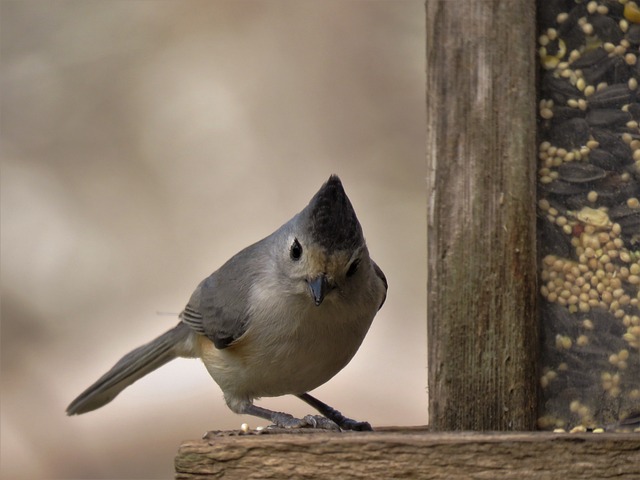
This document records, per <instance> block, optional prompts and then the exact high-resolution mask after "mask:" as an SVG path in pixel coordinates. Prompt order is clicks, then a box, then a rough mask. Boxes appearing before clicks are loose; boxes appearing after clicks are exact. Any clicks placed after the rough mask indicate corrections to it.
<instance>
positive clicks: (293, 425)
mask: <svg viewBox="0 0 640 480" xmlns="http://www.w3.org/2000/svg"><path fill="white" fill-rule="evenodd" d="M272 421H273V423H274V424H275V426H276V427H279V428H287V429H297V428H314V429H318V430H332V431H337V432H339V431H340V427H339V426H338V425H337V424H336V423H335V422H334V421H333V420H329V419H328V418H327V417H323V416H322V415H306V416H305V417H304V418H296V417H294V416H292V415H289V414H288V413H281V412H278V414H277V415H276V416H274V417H273V418H272Z"/></svg>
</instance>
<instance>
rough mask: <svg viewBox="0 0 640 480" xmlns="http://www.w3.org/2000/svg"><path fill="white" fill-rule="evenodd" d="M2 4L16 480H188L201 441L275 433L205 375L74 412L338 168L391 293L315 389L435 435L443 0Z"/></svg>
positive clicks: (7, 407) (5, 241)
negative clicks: (431, 412) (434, 148)
mask: <svg viewBox="0 0 640 480" xmlns="http://www.w3.org/2000/svg"><path fill="white" fill-rule="evenodd" d="M1 6H2V10H1V25H0V27H1V28H0V32H1V46H2V47H1V48H2V51H1V53H2V57H1V60H2V65H1V80H2V84H1V90H0V91H1V101H2V105H1V106H2V117H1V122H2V124H1V127H2V129H1V132H2V176H1V182H2V183H1V195H2V197H1V207H2V212H1V213H2V215H1V221H2V224H1V227H2V228H1V231H2V270H1V273H2V331H1V334H2V344H1V352H2V357H1V359H2V403H1V408H2V410H1V415H2V417H1V427H2V438H1V447H2V449H1V455H2V456H1V458H0V462H1V471H0V474H1V476H2V478H14V479H18V478H29V479H33V478H162V477H164V478H169V477H171V475H172V471H173V465H172V462H173V456H174V454H175V451H176V449H177V446H178V444H179V443H180V441H181V440H183V439H187V438H197V437H199V436H200V435H201V434H202V433H203V432H204V431H206V430H210V429H232V428H238V427H239V426H240V424H241V423H242V422H244V421H247V422H249V424H250V425H251V426H252V427H255V426H257V425H264V424H265V422H263V421H259V420H257V419H253V418H249V417H238V416H236V415H235V414H233V413H231V412H230V411H229V410H228V409H227V408H226V406H225V404H224V401H223V400H222V396H221V392H220V390H219V388H218V387H217V385H215V383H214V382H213V381H212V380H211V379H210V378H209V377H208V374H207V373H206V371H205V369H204V367H202V366H201V365H199V364H198V362H197V361H196V360H178V361H176V362H173V363H172V364H169V365H167V366H166V367H164V368H163V369H161V370H159V371H157V372H155V373H154V374H152V375H150V376H148V377H146V378H145V379H143V380H141V381H140V382H139V383H137V384H136V385H134V386H133V387H131V388H129V389H128V390H126V391H125V392H124V393H123V394H122V395H121V396H120V397H118V398H117V399H116V400H115V401H114V402H113V403H111V404H109V405H108V406H106V407H105V408H103V409H101V410H98V411H96V412H92V413H89V414H87V415H83V416H80V417H73V418H68V417H66V416H65V414H64V409H65V407H66V405H67V404H68V403H69V401H70V400H71V399H72V398H73V397H74V396H75V395H77V394H78V393H79V392H80V391H81V390H82V389H84V388H85V387H86V386H88V385H89V384H90V383H91V382H93V381H94V380H95V379H96V378H97V377H98V376H99V375H101V374H102V373H104V371H105V370H106V369H107V368H109V367H110V366H111V365H112V364H113V363H114V362H115V361H116V360H118V359H119V358H120V356H122V355H123V354H124V353H126V352H127V351H129V350H130V349H132V348H134V347H136V346H138V345H139V344H141V343H143V342H146V341H148V340H150V339H151V338H153V337H154V336H156V335H158V334H160V333H162V332H163V331H165V330H167V329H168V328H170V327H172V326H173V325H174V324H175V322H176V318H175V316H173V315H166V314H165V313H164V312H169V313H172V314H175V313H177V312H179V311H180V310H181V309H182V307H183V306H184V303H185V302H186V300H187V299H188V297H189V295H190V293H191V291H192V290H193V288H194V287H195V286H196V285H197V283H198V282H199V281H200V280H201V279H202V278H204V277H205V276H207V275H208V274H209V273H211V272H212V271H213V270H215V269H216V268H218V267H219V266H220V265H221V264H222V263H223V262H224V261H225V260H226V259H227V258H229V257H230V256H231V255H232V254H234V253H235V252H236V251H238V250H239V249H240V248H242V247H244V246H246V245H248V244H250V243H252V242H254V241H256V240H258V239H260V238H262V237H263V236H265V235H267V234H269V233H270V232H271V231H273V230H274V229H275V228H277V227H278V226H280V225H281V224H282V223H284V222H285V221H286V220H288V219H289V218H290V217H291V216H292V215H293V214H295V213H296V212H297V211H299V210H300V209H302V208H303V207H304V206H305V205H306V203H307V202H308V201H309V199H310V198H311V196H312V195H313V194H314V193H315V191H316V190H317V189H318V188H319V186H320V185H321V184H322V182H323V181H325V180H326V178H327V177H328V176H329V174H330V173H334V172H335V173H338V174H339V175H340V176H341V177H342V180H343V183H344V185H345V188H346V190H347V192H348V194H349V196H350V198H351V200H352V203H353V204H354V207H355V209H356V211H357V212H358V215H359V218H360V221H361V223H362V225H363V228H364V232H365V235H366V237H367V240H368V243H369V248H370V251H371V252H372V256H373V257H374V258H375V260H376V261H377V262H378V263H379V265H380V266H381V267H382V268H383V270H384V271H385V273H386V275H387V277H388V279H389V284H390V290H389V297H388V300H387V303H386V305H385V306H384V308H383V309H382V311H381V312H380V314H379V315H378V316H377V318H376V320H375V322H374V325H373V327H372V329H371V331H370V334H369V336H368V337H367V339H366V340H365V343H364V345H363V346H362V348H361V349H360V351H359V353H358V355H357V356H356V358H355V359H354V360H353V361H352V362H351V363H350V364H349V365H348V366H347V368H345V370H343V371H342V372H341V373H340V374H338V375H337V376H336V377H335V378H334V379H333V380H332V381H330V382H329V383H328V384H326V385H325V386H323V387H321V388H319V389H318V390H317V391H316V393H317V395H318V396H319V397H320V398H321V399H323V400H325V401H326V402H327V403H329V404H331V405H333V406H335V407H336V408H338V409H340V410H342V411H343V412H344V413H345V414H347V415H350V416H353V417H357V418H360V419H366V420H369V421H370V422H372V423H373V424H374V425H411V424H414V425H415V424H424V423H426V421H427V418H426V410H427V396H426V384H427V379H426V333H425V330H426V329H425V315H426V314H425V304H426V299H425V284H426V247H425V245H426V242H425V232H426V225H425V221H426V220H425V218H426V207H425V204H426V199H425V181H424V179H425V174H426V172H425V162H424V148H425V146H424V138H425V136H424V125H425V123H424V13H423V2H422V1H390V0H389V1H387V0H382V1H353V0H350V1H347V0H340V1H327V0H325V1H322V2H315V1H314V2H312V1H293V0H292V1H261V2H253V1H192V0H187V1H183V0H180V1H177V0H176V1H142V0H126V1H125V0H110V1H108V2H105V1H101V0H94V1H91V0H82V1H66V0H59V1H55V2H51V1H50V0H43V1H30V2H22V1H15V2H13V1H2V4H1ZM157 312H160V314H158V313H157ZM260 404H261V405H264V406H266V407H269V408H274V409H279V410H285V411H288V412H290V413H293V414H296V415H304V414H306V413H310V412H309V409H308V408H306V407H305V405H304V404H302V402H300V401H299V400H297V399H295V398H278V399H264V400H263V401H262V402H261V403H260Z"/></svg>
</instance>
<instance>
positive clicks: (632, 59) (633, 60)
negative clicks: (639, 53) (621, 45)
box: [624, 53, 638, 66]
mask: <svg viewBox="0 0 640 480" xmlns="http://www.w3.org/2000/svg"><path fill="white" fill-rule="evenodd" d="M624 61H625V62H627V65H631V66H633V65H635V64H636V62H637V61H638V57H636V56H635V55H634V54H633V53H627V54H626V55H625V56H624Z"/></svg>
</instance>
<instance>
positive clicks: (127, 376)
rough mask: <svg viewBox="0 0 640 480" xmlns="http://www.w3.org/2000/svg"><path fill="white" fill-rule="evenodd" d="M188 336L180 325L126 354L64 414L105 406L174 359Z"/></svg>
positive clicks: (189, 332)
mask: <svg viewBox="0 0 640 480" xmlns="http://www.w3.org/2000/svg"><path fill="white" fill-rule="evenodd" d="M189 335H191V331H190V330H189V329H188V328H187V327H186V326H185V325H183V324H182V323H180V324H178V326H177V327H175V328H173V329H171V330H169V331H168V332H166V333H164V334H162V335H160V336H159V337H158V338H156V339H155V340H153V341H151V342H149V343H147V344H145V345H142V346H141V347H138V348H136V349H135V350H133V351H131V352H129V353H127V354H126V355H125V356H124V357H122V358H121V359H120V360H119V361H118V363H116V364H115V365H114V366H113V367H112V368H111V370H109V371H108V372H107V373H105V374H104V375H103V376H102V377H100V378H99V379H98V380H97V381H96V382H95V383H94V384H93V385H91V386H90V387H89V388H87V389H86V390H85V391H84V392H82V393H81V394H80V395H79V396H78V397H77V398H76V399H75V400H74V401H73V402H71V404H70V405H69V406H68V407H67V415H79V414H81V413H86V412H90V411H92V410H95V409H97V408H100V407H102V406H103V405H105V404H107V403H109V402H110V401H111V400H113V399H114V398H115V397H116V396H117V395H118V394H119V393H120V392H121V391H122V390H124V389H125V388H126V387H128V386H129V385H131V384H132V383H133V382H135V381H136V380H138V379H140V378H142V377H144V376H145V375H146V374H148V373H150V372H152V371H153V370H155V369H156V368H158V367H161V366H162V365H164V364H165V363H167V362H169V361H170V360H173V359H174V358H176V357H177V356H178V354H179V352H178V351H177V348H178V346H179V345H181V344H183V343H184V342H185V341H187V340H188V337H189Z"/></svg>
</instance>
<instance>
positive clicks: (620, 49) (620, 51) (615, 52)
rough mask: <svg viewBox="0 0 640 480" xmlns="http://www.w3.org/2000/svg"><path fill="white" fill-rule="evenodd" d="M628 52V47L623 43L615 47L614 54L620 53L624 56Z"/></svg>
mask: <svg viewBox="0 0 640 480" xmlns="http://www.w3.org/2000/svg"><path fill="white" fill-rule="evenodd" d="M626 52H627V49H626V48H624V47H623V46H622V45H616V46H615V47H614V49H613V54H614V55H619V56H622V55H624V54H625V53H626Z"/></svg>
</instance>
